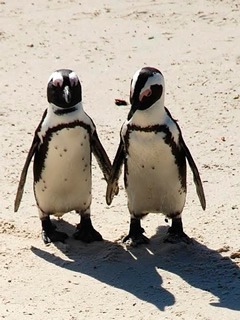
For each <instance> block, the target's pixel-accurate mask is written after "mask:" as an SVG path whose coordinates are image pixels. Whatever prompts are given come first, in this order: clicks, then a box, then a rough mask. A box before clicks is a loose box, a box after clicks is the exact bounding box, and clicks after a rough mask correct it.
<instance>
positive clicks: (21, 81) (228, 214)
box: [0, 0, 240, 320]
mask: <svg viewBox="0 0 240 320" xmlns="http://www.w3.org/2000/svg"><path fill="white" fill-rule="evenodd" d="M0 16H1V18H0V51H1V61H0V70H1V109H0V137H1V138H0V148H1V149H0V150H1V152H0V186H1V198H0V270H1V275H0V288H1V290H0V318H1V319H8V320H16V319H24V320H25V319H34V320H35V319H36V320H38V319H41V320H42V319H49V318H50V319H59V320H61V319H64V320H75V319H137V320H138V319H149V320H152V319H154V320H155V319H165V320H176V319H179V320H190V319H191V320H192V319H197V320H199V319H201V320H212V319H228V320H237V319H239V318H240V270H239V267H240V218H239V210H240V180H239V173H240V148H239V146H240V144H239V129H240V126H239V119H240V111H239V101H240V89H239V88H240V77H239V74H240V42H239V38H240V4H239V1H234V0H222V1H220V0H203V1H191V0H184V1H154V0H153V1H147V0H139V1H131V0H122V1H111V0H104V1H97V0H90V1H87V0H81V1H75V0H68V1H66V0H58V1H57V0H52V1H50V0H41V1H37V0H32V1H27V0H22V1H16V0H11V1H10V0H5V1H1V2H0ZM146 65H150V66H154V67H157V68H158V69H160V70H161V71H162V73H163V74H164V76H165V82H166V97H165V101H166V107H168V108H169V110H170V111H171V113H172V115H173V116H174V117H175V118H176V119H178V123H179V125H180V127H181V128H182V131H183V135H184V139H185V141H186V143H187V145H188V147H189V148H190V150H191V152H192V155H193V157H194V159H195V161H196V163H197V165H198V168H199V171H200V174H201V177H202V180H203V184H204V189H205V193H206V199H207V209H206V211H202V209H201V206H200V203H199V201H198V198H197V195H196V192H195V186H194V183H193V181H192V175H191V173H190V171H189V176H188V196H187V203H186V206H185V209H184V212H183V222H184V228H185V232H186V233H187V234H188V235H189V236H190V237H191V238H192V239H193V244H192V245H186V244H176V245H171V244H166V243H163V237H164V235H165V234H166V232H167V228H168V224H167V223H166V222H165V221H164V216H163V215H161V214H149V215H148V216H147V217H146V218H145V219H144V221H143V227H144V228H145V231H146V235H147V236H148V237H149V238H150V240H151V242H150V244H149V245H143V246H141V247H137V248H130V247H127V246H125V245H123V244H122V243H121V238H122V237H123V236H124V235H126V234H127V232H128V228H129V213H128V210H127V199H126V195H125V191H124V186H123V178H122V177H121V179H120V193H119V195H118V196H117V197H115V198H114V200H113V203H112V205H111V206H110V207H108V206H107V205H106V202H105V191H106V183H105V181H104V180H103V179H102V173H101V171H100V169H99V167H98V165H97V163H96V161H95V160H94V161H93V203H92V220H93V224H94V226H95V228H96V229H97V230H98V231H99V232H101V234H102V236H103V238H104V241H103V242H100V243H91V244H84V243H81V242H78V241H76V240H74V239H72V238H71V237H70V238H69V239H68V240H67V241H66V244H55V245H54V244H51V245H50V246H45V245H44V244H43V242H42V239H41V226H40V221H39V218H38V212H37V208H36V205H35V199H34V195H33V190H32V183H33V178H32V167H31V168H30V170H29V175H28V179H27V183H26V186H25V193H24V196H23V199H22V203H21V207H20V209H19V211H18V212H17V213H14V212H13V202H14V197H15V194H16V189H17V184H18V180H19V175H20V173H21V170H22V167H23V164H24V161H25V158H26V155H27V152H28V150H29V147H30V145H31V142H32V137H33V133H34V130H35V128H36V126H37V125H38V122H39V121H40V118H41V115H42V113H43V111H44V109H45V108H46V107H47V101H46V84H47V81H48V77H49V76H50V74H51V73H52V72H53V71H54V70H55V69H58V68H71V69H73V70H74V71H76V73H77V74H78V75H79V78H80V80H81V83H82V87H83V105H84V108H85V110H86V112H87V113H88V114H89V115H90V116H91V117H92V118H93V120H94V122H95V124H96V125H97V130H98V134H99V137H100V139H101V141H102V143H103V145H104V147H105V149H106V150H107V152H108V154H109V157H110V159H111V160H113V158H114V155H115V152H116V150H117V147H118V143H119V130H120V127H121V124H122V123H123V121H124V120H125V119H126V117H127V114H128V110H129V105H128V106H116V105H115V104H114V101H115V99H116V98H119V99H124V100H127V101H128V99H129V85H130V80H131V77H132V75H133V74H134V73H135V71H136V70H138V69H139V68H141V67H143V66H146ZM78 222H79V217H78V216H77V215H76V214H75V213H73V212H71V213H68V214H66V215H65V216H64V217H63V220H59V221H56V223H57V225H58V227H59V228H60V229H62V230H63V231H65V232H67V233H68V234H69V235H71V234H72V233H73V232H74V229H75V226H76V224H77V223H78Z"/></svg>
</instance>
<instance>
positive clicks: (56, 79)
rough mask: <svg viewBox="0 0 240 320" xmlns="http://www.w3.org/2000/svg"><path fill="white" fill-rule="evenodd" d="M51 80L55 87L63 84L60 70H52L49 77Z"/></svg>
mask: <svg viewBox="0 0 240 320" xmlns="http://www.w3.org/2000/svg"><path fill="white" fill-rule="evenodd" d="M51 80H52V83H53V85H54V86H55V87H62V85H63V76H62V75H61V73H60V72H54V73H53V74H52V75H51V77H50V81H51Z"/></svg>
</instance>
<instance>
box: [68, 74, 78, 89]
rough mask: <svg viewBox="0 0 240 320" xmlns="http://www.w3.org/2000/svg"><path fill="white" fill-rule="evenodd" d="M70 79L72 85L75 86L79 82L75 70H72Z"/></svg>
mask: <svg viewBox="0 0 240 320" xmlns="http://www.w3.org/2000/svg"><path fill="white" fill-rule="evenodd" d="M69 80H70V83H71V86H72V87H74V86H76V85H77V84H78V76H77V75H76V73H75V72H71V73H70V74H69Z"/></svg>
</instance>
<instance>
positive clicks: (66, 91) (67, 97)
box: [63, 86, 72, 103]
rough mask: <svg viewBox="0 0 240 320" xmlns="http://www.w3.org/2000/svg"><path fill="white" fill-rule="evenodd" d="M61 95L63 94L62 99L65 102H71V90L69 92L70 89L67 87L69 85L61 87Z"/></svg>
mask: <svg viewBox="0 0 240 320" xmlns="http://www.w3.org/2000/svg"><path fill="white" fill-rule="evenodd" d="M63 96H64V99H65V101H66V103H70V102H71V98H72V96H71V92H70V89H69V86H65V87H64V89H63Z"/></svg>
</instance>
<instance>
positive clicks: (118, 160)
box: [106, 139, 125, 206]
mask: <svg viewBox="0 0 240 320" xmlns="http://www.w3.org/2000/svg"><path fill="white" fill-rule="evenodd" d="M124 158H125V151H124V145H123V141H122V139H121V141H120V144H119V146H118V150H117V153H116V156H115V159H114V161H113V166H112V172H111V176H110V179H109V181H108V185H107V192H106V202H107V204H108V205H109V206H110V204H111V203H112V200H113V197H114V195H115V194H117V193H116V188H117V187H118V179H119V177H120V175H121V168H122V165H123V162H124Z"/></svg>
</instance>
